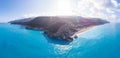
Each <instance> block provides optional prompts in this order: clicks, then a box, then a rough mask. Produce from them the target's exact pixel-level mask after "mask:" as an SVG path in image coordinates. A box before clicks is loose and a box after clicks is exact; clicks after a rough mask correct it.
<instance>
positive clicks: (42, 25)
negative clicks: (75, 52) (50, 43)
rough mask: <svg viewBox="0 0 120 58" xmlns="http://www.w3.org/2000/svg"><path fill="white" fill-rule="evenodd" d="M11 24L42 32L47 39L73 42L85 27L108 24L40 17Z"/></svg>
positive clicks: (82, 19)
mask: <svg viewBox="0 0 120 58" xmlns="http://www.w3.org/2000/svg"><path fill="white" fill-rule="evenodd" d="M10 23H11V24H19V25H24V26H25V27H26V28H31V29H38V30H43V31H44V32H45V33H46V34H47V35H48V36H49V37H53V38H57V39H62V40H65V41H73V39H74V38H77V36H76V34H77V33H78V32H80V31H82V30H83V29H86V28H87V27H92V26H96V25H102V24H105V23H108V22H107V21H105V20H102V19H99V18H84V17H80V16H41V17H35V18H27V19H22V20H16V21H11V22H10Z"/></svg>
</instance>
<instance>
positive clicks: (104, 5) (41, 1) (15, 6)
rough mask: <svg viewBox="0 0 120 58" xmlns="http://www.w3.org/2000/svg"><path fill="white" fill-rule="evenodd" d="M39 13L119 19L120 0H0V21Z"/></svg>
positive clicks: (38, 14)
mask: <svg viewBox="0 0 120 58" xmlns="http://www.w3.org/2000/svg"><path fill="white" fill-rule="evenodd" d="M40 15H44V16H45V15H81V16H86V17H97V18H105V19H111V20H112V19H119V18H120V17H119V16H120V0H0V22H5V21H9V20H14V19H19V18H24V17H30V16H40ZM119 21H120V20H119Z"/></svg>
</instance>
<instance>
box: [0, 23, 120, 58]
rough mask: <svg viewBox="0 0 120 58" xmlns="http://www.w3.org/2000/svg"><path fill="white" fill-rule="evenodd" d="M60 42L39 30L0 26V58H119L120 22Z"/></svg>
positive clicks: (9, 25) (6, 24)
mask: <svg viewBox="0 0 120 58" xmlns="http://www.w3.org/2000/svg"><path fill="white" fill-rule="evenodd" d="M63 43H65V42H62V41H58V40H54V39H49V37H47V36H45V34H44V33H43V31H38V30H30V29H25V28H24V27H23V26H19V25H12V24H8V23H5V24H0V58H120V23H109V24H105V25H100V26H96V27H93V28H91V29H89V30H87V31H85V32H83V33H81V34H79V37H78V38H77V39H76V40H74V41H73V42H71V43H69V44H63Z"/></svg>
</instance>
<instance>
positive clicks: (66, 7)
mask: <svg viewBox="0 0 120 58" xmlns="http://www.w3.org/2000/svg"><path fill="white" fill-rule="evenodd" d="M55 14H56V15H64V16H69V15H74V13H73V6H72V1H71V0H57V3H56V5H55Z"/></svg>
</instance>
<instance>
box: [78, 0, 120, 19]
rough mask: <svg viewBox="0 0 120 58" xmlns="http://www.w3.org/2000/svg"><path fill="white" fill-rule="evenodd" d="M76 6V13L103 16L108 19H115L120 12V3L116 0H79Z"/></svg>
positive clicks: (86, 15) (87, 15)
mask: <svg viewBox="0 0 120 58" xmlns="http://www.w3.org/2000/svg"><path fill="white" fill-rule="evenodd" d="M77 6H78V9H77V10H76V11H77V12H76V13H78V14H79V15H81V16H85V17H96V18H104V19H107V20H109V21H112V20H115V19H117V18H118V16H119V15H118V14H117V13H120V10H119V9H120V3H118V2H117V1H116V0H79V2H78V4H77Z"/></svg>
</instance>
